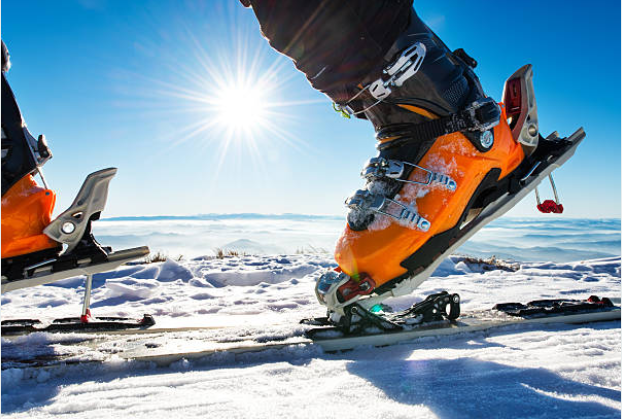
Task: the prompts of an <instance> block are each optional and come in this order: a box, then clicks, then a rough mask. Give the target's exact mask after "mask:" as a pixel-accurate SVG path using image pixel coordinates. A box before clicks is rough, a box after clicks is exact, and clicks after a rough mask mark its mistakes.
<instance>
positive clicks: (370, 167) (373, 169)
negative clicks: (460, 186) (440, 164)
mask: <svg viewBox="0 0 622 419" xmlns="http://www.w3.org/2000/svg"><path fill="white" fill-rule="evenodd" d="M406 166H411V167H413V168H415V169H419V170H422V171H424V172H426V180H425V181H423V182H421V181H416V180H410V179H401V177H402V176H403V175H404V172H405V170H406ZM361 176H362V177H364V178H365V179H367V180H373V179H382V178H384V177H388V178H391V179H395V180H397V181H399V182H404V183H412V184H417V185H429V184H431V183H432V182H436V183H439V184H441V185H442V186H444V187H445V188H447V189H449V190H450V191H455V190H456V187H457V184H456V181H455V180H453V179H452V178H451V177H449V176H447V175H444V174H441V173H436V172H433V171H431V170H428V169H426V168H424V167H421V166H418V165H416V164H413V163H409V162H405V161H399V160H391V159H386V158H384V157H373V158H372V159H370V160H369V162H368V163H367V165H366V166H365V168H364V169H363V171H362V172H361Z"/></svg>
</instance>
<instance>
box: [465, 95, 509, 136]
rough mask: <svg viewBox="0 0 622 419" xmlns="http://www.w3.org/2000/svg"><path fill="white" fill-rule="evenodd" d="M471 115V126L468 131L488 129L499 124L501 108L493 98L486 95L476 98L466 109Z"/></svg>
mask: <svg viewBox="0 0 622 419" xmlns="http://www.w3.org/2000/svg"><path fill="white" fill-rule="evenodd" d="M465 111H466V112H467V113H468V114H469V116H470V117H471V127H469V128H467V130H468V131H481V132H484V131H488V130H490V129H492V128H494V127H495V126H496V125H497V124H499V120H500V119H501V109H500V108H499V105H498V104H497V102H495V101H494V99H493V98H490V97H485V98H481V99H479V100H476V101H475V102H473V103H472V104H471V106H469V107H468V108H466V109H465Z"/></svg>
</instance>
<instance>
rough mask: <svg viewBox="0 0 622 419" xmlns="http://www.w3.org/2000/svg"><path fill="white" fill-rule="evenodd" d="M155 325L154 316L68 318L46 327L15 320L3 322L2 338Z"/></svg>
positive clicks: (25, 320)
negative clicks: (139, 317) (41, 333)
mask: <svg viewBox="0 0 622 419" xmlns="http://www.w3.org/2000/svg"><path fill="white" fill-rule="evenodd" d="M154 324H155V320H154V319H153V316H151V315H149V314H145V315H143V317H142V318H141V319H132V318H129V317H90V316H89V317H88V321H85V319H84V318H83V317H67V318H62V319H55V320H53V321H52V322H51V323H50V324H48V325H45V324H44V323H43V322H41V321H40V320H37V319H15V320H3V321H2V336H15V335H24V334H28V333H34V332H48V333H63V332H64V333H67V332H84V333H89V332H91V333H92V332H105V331H115V330H126V329H146V328H148V327H151V326H153V325H154Z"/></svg>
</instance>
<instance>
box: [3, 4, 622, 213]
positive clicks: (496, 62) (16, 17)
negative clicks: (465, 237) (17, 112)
mask: <svg viewBox="0 0 622 419" xmlns="http://www.w3.org/2000/svg"><path fill="white" fill-rule="evenodd" d="M415 7H416V10H417V12H418V13H419V15H420V16H421V18H422V19H423V20H424V21H425V22H426V23H428V25H429V26H431V27H432V29H433V30H435V31H436V32H437V34H438V35H439V36H440V37H441V38H442V39H443V40H444V41H445V43H446V44H448V45H449V47H450V48H452V49H455V48H459V47H462V48H465V50H466V51H467V52H468V53H469V54H470V55H471V56H473V57H475V58H476V59H477V61H478V62H479V66H478V68H477V73H478V75H479V76H480V79H481V81H482V84H483V86H484V88H485V90H486V91H487V93H488V94H489V95H491V96H492V97H494V98H496V99H497V100H500V96H501V92H502V89H503V83H504V81H505V79H507V77H509V76H510V75H511V74H512V73H513V72H514V71H515V70H516V69H518V68H519V67H521V66H522V65H523V64H526V63H531V64H532V65H533V66H534V73H535V79H534V85H535V89H536V100H537V104H538V111H539V122H540V128H541V131H542V133H543V134H544V135H545V136H546V135H548V134H549V133H550V132H552V131H555V130H557V131H559V133H560V134H561V135H570V134H571V133H572V132H574V130H575V129H577V128H579V127H580V126H583V127H584V128H585V130H586V132H587V138H586V140H585V141H584V143H583V144H582V145H581V146H580V147H579V149H578V152H577V154H576V155H575V157H573V159H571V160H570V161H569V162H568V163H567V164H566V165H565V166H564V167H563V168H562V169H560V170H558V171H556V172H555V179H556V184H557V187H558V190H559V192H560V195H561V198H562V203H563V204H564V207H565V209H566V212H565V214H564V215H563V217H575V218H599V217H620V201H621V198H620V190H621V182H620V178H621V176H620V167H621V165H620V155H621V151H620V144H621V135H620V125H621V124H620V61H621V60H620V36H619V34H620V20H619V16H620V5H619V3H618V2H613V1H611V2H609V1H607V2H599V7H590V5H589V4H587V3H585V2H578V1H571V2H569V1H558V0H551V1H546V2H538V1H535V0H524V1H521V2H520V3H518V4H516V3H508V2H497V1H488V0H486V1H478V2H464V1H458V0H446V1H442V2H439V1H433V0H417V1H415ZM1 12H2V14H1V20H2V22H1V23H2V26H1V32H2V39H3V40H4V41H5V42H6V43H7V45H8V47H9V51H10V52H11V60H12V64H13V67H12V69H11V71H10V72H9V74H8V79H9V83H10V84H11V86H12V88H13V90H14V92H15V94H16V97H17V100H18V103H19V104H20V107H21V109H22V112H23V114H24V117H25V119H26V122H27V124H28V127H29V129H30V131H31V132H32V133H33V135H35V136H36V135H38V134H41V133H43V134H45V135H46V137H47V138H48V141H49V144H50V147H51V148H52V151H53V153H54V158H53V159H52V160H51V161H49V162H48V163H47V164H46V166H45V167H44V173H45V176H46V179H47V181H48V183H49V184H50V185H51V187H52V188H53V189H54V190H55V191H56V192H57V195H58V199H57V210H56V212H57V213H59V212H61V211H63V210H64V209H65V208H66V207H67V206H69V205H70V204H71V202H72V201H73V198H74V196H75V194H76V193H77V191H78V189H79V187H80V185H81V183H82V181H83V179H84V177H85V176H86V175H88V174H89V173H90V172H93V171H95V170H98V169H101V168H105V167H117V168H118V169H119V172H118V174H117V177H116V178H115V179H114V180H113V181H112V184H111V188H110V193H109V196H108V205H107V208H106V210H105V212H104V214H103V216H104V217H112V216H124V215H134V216H141V215H164V214H166V215H191V214H204V213H241V212H256V213H305V214H334V215H339V214H344V213H345V209H344V206H343V202H344V199H345V198H346V197H347V196H348V195H350V194H351V193H352V192H354V191H355V190H356V189H358V188H360V187H362V185H363V182H362V180H361V179H360V177H359V173H360V170H361V168H362V167H363V165H364V163H365V162H366V161H367V160H368V159H369V158H370V157H372V156H374V155H375V148H374V147H375V144H374V132H373V128H372V127H371V124H369V123H368V122H366V121H360V120H347V119H344V118H342V117H340V116H339V115H338V114H337V113H335V112H334V111H333V110H332V107H331V103H330V101H329V100H328V99H327V98H326V97H325V96H323V95H322V94H320V93H318V92H316V91H314V90H313V89H312V88H311V87H310V85H309V84H308V83H307V81H306V79H305V77H304V76H303V74H302V73H300V72H298V71H297V70H295V68H294V66H293V65H292V63H291V62H290V61H289V60H288V59H287V58H285V57H282V56H280V55H279V54H278V53H277V52H275V51H273V50H272V49H271V48H270V47H269V45H268V43H267V42H266V41H265V39H263V38H262V37H261V34H260V32H259V25H258V23H257V21H256V20H255V17H254V14H253V12H252V11H251V10H250V9H245V8H243V7H242V6H241V5H240V4H239V2H238V1H234V0H222V1H219V0H203V1H181V0H159V1H146V0H134V1H126V0H64V1H62V2H49V1H34V0H30V1H22V0H4V1H3V2H2V8H1ZM258 109H259V110H258ZM244 115H246V117H243V116H244ZM550 194H551V192H550V189H549V188H548V187H543V188H542V195H543V196H545V197H548V196H549V195H550ZM538 214H539V213H538V212H537V211H536V209H535V198H534V197H533V196H529V197H527V198H526V199H525V200H524V201H523V202H522V203H520V204H519V205H517V206H516V207H515V208H514V209H513V210H512V211H511V212H510V213H509V215H513V216H536V215H538Z"/></svg>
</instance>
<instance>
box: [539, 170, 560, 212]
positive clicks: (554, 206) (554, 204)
mask: <svg viewBox="0 0 622 419" xmlns="http://www.w3.org/2000/svg"><path fill="white" fill-rule="evenodd" d="M549 180H550V181H551V188H552V189H553V195H555V201H553V200H552V199H547V200H546V201H544V202H540V194H539V193H538V188H537V187H536V202H537V203H538V205H537V206H536V207H537V208H538V210H539V211H540V212H542V213H544V214H561V213H563V212H564V206H563V205H562V204H561V203H560V202H559V197H558V196H557V188H556V187H555V182H553V176H552V175H549Z"/></svg>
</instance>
